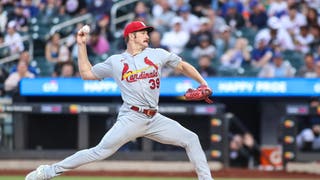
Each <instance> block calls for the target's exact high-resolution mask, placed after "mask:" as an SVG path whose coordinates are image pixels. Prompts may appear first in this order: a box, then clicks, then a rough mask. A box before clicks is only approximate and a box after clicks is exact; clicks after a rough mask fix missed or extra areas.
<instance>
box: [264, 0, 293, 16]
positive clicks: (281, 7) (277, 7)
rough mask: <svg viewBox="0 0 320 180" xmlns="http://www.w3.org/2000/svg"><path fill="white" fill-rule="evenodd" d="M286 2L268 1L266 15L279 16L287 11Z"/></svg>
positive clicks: (279, 0)
mask: <svg viewBox="0 0 320 180" xmlns="http://www.w3.org/2000/svg"><path fill="white" fill-rule="evenodd" d="M287 3H288V2H287V1H286V0H274V1H272V2H271V3H270V5H269V8H268V16H269V17H272V16H276V17H278V18H280V17H281V16H283V15H284V14H286V13H287V9H288V4H287Z"/></svg>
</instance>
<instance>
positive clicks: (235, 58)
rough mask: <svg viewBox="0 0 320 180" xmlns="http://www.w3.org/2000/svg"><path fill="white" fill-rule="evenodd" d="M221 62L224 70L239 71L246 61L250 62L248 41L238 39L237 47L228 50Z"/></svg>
mask: <svg viewBox="0 0 320 180" xmlns="http://www.w3.org/2000/svg"><path fill="white" fill-rule="evenodd" d="M220 60H221V65H222V67H223V68H230V69H238V68H240V67H241V65H242V63H243V62H244V61H250V52H249V50H248V40H247V39H245V38H238V39H237V41H236V45H235V47H234V48H232V49H229V50H227V52H226V53H224V54H223V55H222V57H221V59H220Z"/></svg>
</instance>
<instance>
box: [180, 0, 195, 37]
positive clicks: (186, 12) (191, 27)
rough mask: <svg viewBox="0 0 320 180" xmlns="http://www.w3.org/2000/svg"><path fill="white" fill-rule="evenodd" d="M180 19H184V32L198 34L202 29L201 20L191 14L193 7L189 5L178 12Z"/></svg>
mask: <svg viewBox="0 0 320 180" xmlns="http://www.w3.org/2000/svg"><path fill="white" fill-rule="evenodd" d="M178 12H179V13H178V14H179V15H180V17H182V24H181V26H182V30H184V31H186V32H188V33H190V34H191V33H196V32H198V31H199V29H200V20H199V18H198V17H197V16H195V15H194V14H192V13H191V7H190V5H189V4H185V5H183V6H181V7H180V8H179V11H178Z"/></svg>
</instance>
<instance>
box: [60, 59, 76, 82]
mask: <svg viewBox="0 0 320 180" xmlns="http://www.w3.org/2000/svg"><path fill="white" fill-rule="evenodd" d="M74 76H76V71H75V66H74V64H73V63H72V61H68V62H65V63H63V64H61V71H60V74H59V77H61V78H70V77H74Z"/></svg>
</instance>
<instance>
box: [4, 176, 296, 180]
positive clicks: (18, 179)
mask: <svg viewBox="0 0 320 180" xmlns="http://www.w3.org/2000/svg"><path fill="white" fill-rule="evenodd" d="M0 180H24V177H22V176H0ZM54 180H196V179H195V178H151V177H149V178H148V177H130V178H129V177H75V176H62V177H58V178H55V179H54ZM215 180H292V179H271V178H268V179H263V178H215Z"/></svg>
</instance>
